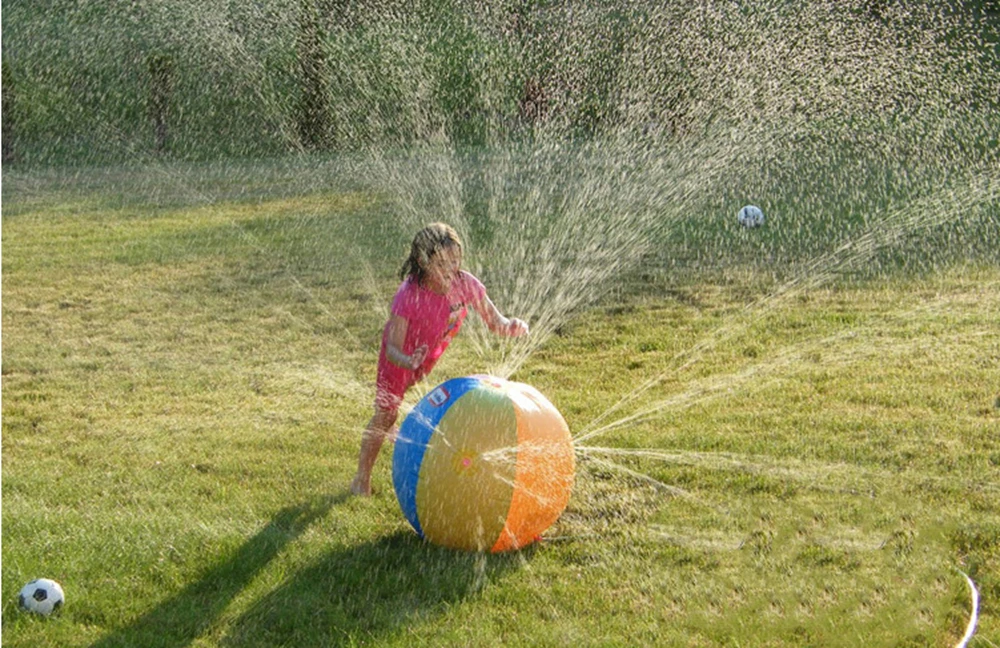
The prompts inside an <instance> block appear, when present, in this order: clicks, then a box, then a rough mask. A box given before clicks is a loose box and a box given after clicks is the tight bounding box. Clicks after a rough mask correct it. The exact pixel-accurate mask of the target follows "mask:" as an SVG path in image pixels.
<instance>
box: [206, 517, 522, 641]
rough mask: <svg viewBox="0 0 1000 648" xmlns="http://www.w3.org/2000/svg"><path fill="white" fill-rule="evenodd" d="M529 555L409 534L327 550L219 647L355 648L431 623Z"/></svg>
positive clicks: (269, 597)
mask: <svg viewBox="0 0 1000 648" xmlns="http://www.w3.org/2000/svg"><path fill="white" fill-rule="evenodd" d="M532 553H533V548H532V547H528V548H526V549H525V550H522V551H521V552H519V553H517V554H497V555H492V554H476V553H469V552H461V551H453V550H450V549H444V548H441V547H436V546H434V545H431V544H429V543H426V542H424V541H423V540H421V539H420V538H418V537H417V536H416V534H414V533H412V532H409V531H400V532H398V533H395V534H393V535H390V536H387V537H384V538H381V539H379V540H375V541H372V542H368V543H365V544H362V545H358V546H353V547H349V548H344V549H339V550H337V551H332V552H330V553H329V554H327V555H325V556H323V557H322V558H321V559H319V560H318V561H316V562H315V563H313V564H312V565H311V566H308V567H306V568H304V569H303V570H301V571H299V572H298V573H296V574H295V575H293V576H292V577H291V578H290V579H289V580H288V581H286V582H285V583H284V584H283V585H281V586H280V587H278V588H277V589H276V590H274V591H273V592H271V593H270V594H268V595H267V596H265V597H263V598H262V599H260V600H259V601H257V602H256V603H255V604H254V605H253V606H252V607H251V608H250V609H248V610H247V611H246V612H245V613H244V614H243V615H242V616H241V617H240V618H239V619H237V620H236V621H235V622H234V623H233V624H232V625H231V626H230V631H229V633H228V636H227V637H226V640H225V641H224V642H223V645H225V646H285V645H294V646H340V645H358V644H359V643H364V642H366V641H370V640H372V639H376V638H377V637H380V636H387V635H390V634H392V633H393V632H395V631H397V630H399V629H400V628H405V627H413V626H414V625H415V624H419V623H420V622H423V621H427V620H430V619H433V618H434V617H435V616H436V615H438V614H441V613H443V612H444V611H445V610H446V609H447V608H448V607H449V605H450V604H452V603H455V602H458V601H461V600H464V599H466V598H468V597H470V596H474V595H476V594H477V593H478V592H481V591H482V589H483V588H484V587H486V586H487V585H488V584H489V583H490V582H491V581H495V580H496V579H498V578H502V577H503V576H504V575H505V574H507V573H510V572H512V571H513V570H516V569H517V568H518V566H519V565H521V564H522V563H523V562H524V560H526V559H529V558H530V555H531V554H532Z"/></svg>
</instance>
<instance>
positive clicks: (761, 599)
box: [2, 167, 1000, 648]
mask: <svg viewBox="0 0 1000 648" xmlns="http://www.w3.org/2000/svg"><path fill="white" fill-rule="evenodd" d="M230 171H231V175H229V176H227V173H226V172H225V170H223V171H219V172H218V173H216V174H215V175H211V177H209V179H207V180H198V181H196V180H194V179H193V178H195V177H201V176H203V175H204V173H203V172H202V171H199V172H198V173H196V174H192V175H191V176H190V177H188V176H170V175H168V176H166V177H158V176H156V174H155V173H153V174H152V175H151V176H150V175H142V173H139V172H136V171H134V170H128V169H122V170H119V171H116V172H112V173H110V175H108V176H104V175H101V174H95V175H94V176H89V175H88V174H87V172H86V171H83V172H80V173H78V174H77V175H76V176H74V177H71V178H69V177H67V176H61V175H58V174H56V175H45V174H44V173H41V172H33V173H24V174H20V175H19V174H16V173H13V174H12V173H5V178H4V180H5V182H4V207H3V359H2V374H3V455H2V458H3V475H2V479H3V514H2V515H3V550H2V551H3V555H2V558H3V622H4V623H3V644H4V646H11V647H17V646H24V647H31V648H35V647H37V646H48V645H51V646H98V647H101V648H110V647H112V646H122V647H125V646H130V647H131V646H143V647H157V646H162V647H177V648H179V647H181V646H332V645H345V646H352V645H377V646H414V645H427V646H441V645H462V646H494V645H498V644H501V643H502V644H503V645H511V646H526V645H552V646H607V645H613V646H639V645H664V646H733V647H735V646H788V647H793V646H794V647H801V646H831V647H836V646H843V647H856V646H914V647H916V646H953V645H955V643H956V642H957V641H958V640H959V638H960V637H961V636H962V635H963V633H964V632H965V630H966V626H967V624H968V622H969V616H970V612H971V610H970V604H971V601H970V592H969V590H968V587H967V585H966V581H965V578H964V577H963V575H962V574H963V573H967V574H968V575H969V576H970V577H971V578H972V579H973V580H974V582H975V583H976V584H977V586H978V588H979V593H980V594H981V596H982V602H981V609H980V616H979V619H978V629H977V634H976V636H975V638H973V640H972V642H971V643H970V645H971V646H976V647H988V646H996V645H998V644H1000V608H998V601H1000V372H998V367H1000V324H998V323H1000V267H997V266H996V265H995V264H992V263H989V262H986V263H982V262H970V263H962V262H955V263H948V264H941V263H933V264H929V265H930V266H931V267H930V270H928V271H925V272H919V273H918V272H915V271H914V272H911V271H909V270H907V268H908V267H909V266H908V264H905V263H904V264H902V265H901V266H897V267H902V268H903V269H902V270H901V271H896V272H893V271H891V270H890V269H888V266H887V267H886V268H887V269H886V270H884V271H878V272H867V273H866V272H860V273H859V272H857V271H858V268H857V267H848V266H849V265H850V264H844V263H841V262H840V261H842V259H838V258H837V257H836V255H833V256H828V257H824V256H823V254H822V253H821V252H820V253H814V252H813V251H812V249H813V248H816V247H817V246H818V244H817V240H819V239H818V238H817V237H818V234H815V233H813V235H812V236H811V237H810V238H809V245H810V250H811V251H810V254H809V256H808V258H798V259H794V256H795V255H794V252H793V251H790V248H789V245H790V243H789V241H790V234H788V232H785V233H783V234H782V233H781V229H780V228H781V226H782V225H781V222H780V220H779V221H776V222H769V223H768V225H767V226H765V227H764V228H762V229H761V230H757V231H753V232H751V231H740V230H737V228H735V226H732V227H726V226H717V230H716V231H715V233H714V234H713V236H712V238H711V239H709V238H708V237H706V238H705V240H704V241H703V244H704V245H705V246H708V245H709V243H711V246H712V248H711V249H710V250H709V249H707V248H706V256H705V257H702V258H698V259H696V260H693V261H692V262H691V266H690V267H689V268H687V269H684V268H679V267H676V266H671V267H668V266H667V264H666V263H664V264H662V265H660V266H657V265H656V261H657V259H663V258H665V257H668V256H670V255H669V249H667V250H666V251H664V250H663V249H661V250H648V251H647V255H648V256H647V263H645V264H644V265H643V266H642V267H641V268H631V269H625V270H623V273H622V274H620V275H616V276H613V277H612V278H611V279H610V280H609V281H610V284H611V285H610V286H608V287H606V288H607V290H604V291H597V290H596V289H595V292H594V294H595V296H597V297H595V299H594V300H591V301H590V302H588V303H586V304H582V305H578V306H577V307H575V308H573V309H572V310H571V312H567V313H564V314H562V316H561V317H560V319H559V320H558V321H557V322H554V325H553V326H551V327H538V328H537V329H536V332H535V333H534V336H533V339H532V340H531V341H530V344H529V345H528V346H527V347H525V346H521V347H514V346H505V345H508V344H510V345H513V344H514V343H508V342H499V341H495V340H494V341H488V342H483V340H484V339H485V338H484V337H483V335H482V330H481V327H477V324H476V323H475V322H472V323H470V326H469V330H468V331H466V332H463V334H462V335H460V336H459V338H458V340H457V341H456V343H455V345H453V348H452V350H451V351H449V353H448V354H447V355H446V356H445V357H444V358H443V359H442V361H441V363H440V364H439V366H438V368H437V369H435V371H434V374H433V375H432V379H433V382H434V383H436V382H440V381H443V380H445V379H447V378H450V377H453V376H457V375H465V374H471V373H477V372H481V371H484V370H487V369H490V368H493V367H496V366H507V365H504V363H503V362H502V361H503V359H505V358H509V357H512V356H517V357H519V358H521V359H522V360H520V361H519V362H517V363H516V364H515V365H510V366H515V367H516V371H515V372H514V373H513V374H512V375H511V376H510V377H511V378H512V379H514V380H519V381H522V382H527V383H530V384H532V385H534V386H535V387H537V388H538V389H539V390H541V391H542V393H544V394H546V395H547V396H548V397H549V399H550V400H551V401H552V402H553V403H554V404H555V405H556V406H557V407H558V408H559V409H560V410H561V411H562V413H563V415H564V416H565V418H566V419H567V422H568V423H569V426H570V429H571V430H572V431H573V433H574V435H575V438H576V446H577V466H578V472H577V479H576V484H575V487H574V491H573V495H572V498H571V500H570V504H569V507H568V509H567V510H566V512H565V513H564V515H563V517H562V518H561V519H560V521H559V522H557V523H556V525H554V526H553V527H552V528H551V529H549V531H548V532H547V534H546V538H545V539H544V541H542V542H541V543H538V544H536V545H533V546H532V547H530V548H528V549H525V550H523V551H521V552H519V553H514V554H509V555H478V554H466V553H456V552H453V551H449V550H445V549H441V548H438V547H435V546H433V545H429V544H425V543H423V542H422V541H421V540H419V539H418V538H417V536H416V535H415V534H414V532H413V531H412V530H411V529H410V528H409V526H408V525H407V523H406V521H405V519H404V518H403V516H402V514H401V513H400V511H399V508H398V505H397V503H396V500H395V497H394V495H393V492H392V484H391V478H390V467H391V456H390V453H389V452H385V451H384V452H383V454H382V456H381V457H380V458H379V463H378V464H377V466H376V474H375V480H374V482H375V487H376V489H377V491H378V492H377V493H376V495H375V496H374V497H373V498H371V499H358V498H350V497H348V496H347V495H346V487H347V484H348V482H349V480H350V478H351V476H352V475H353V471H354V468H355V462H356V457H357V450H358V444H359V440H360V434H361V431H362V428H363V426H364V424H365V423H366V422H367V419H368V417H369V416H370V410H371V401H372V398H373V395H374V389H373V381H374V373H375V363H376V358H377V354H378V343H379V336H380V333H381V327H382V325H383V323H384V320H385V316H386V312H387V308H388V304H389V300H390V298H391V295H392V293H393V291H394V289H395V286H396V281H397V280H396V278H395V273H396V271H397V269H398V266H399V264H400V263H401V262H402V260H403V257H404V256H405V253H406V247H407V245H408V242H409V236H411V235H412V231H411V228H410V227H409V224H408V223H397V222H396V221H395V220H394V216H393V212H392V211H391V208H390V207H389V206H388V204H387V203H386V201H385V199H384V197H383V196H379V195H376V194H373V193H370V192H367V191H362V190H359V189H358V188H357V187H354V186H352V185H351V183H349V182H345V183H341V184H338V183H337V182H336V181H334V180H330V179H329V178H327V179H326V180H325V182H326V184H325V185H324V189H322V190H320V191H316V190H315V188H313V189H312V190H308V191H307V190H306V189H309V188H310V187H311V183H310V181H309V179H308V178H306V179H302V178H301V177H300V178H299V180H298V182H299V183H300V184H295V181H293V180H288V182H287V183H286V184H282V183H281V182H280V181H279V180H280V179H277V178H272V177H269V178H268V179H269V180H271V181H272V184H271V185H270V186H269V187H265V186H263V185H264V184H266V182H262V184H261V186H257V187H255V186H253V185H251V184H249V183H247V184H241V183H242V182H243V181H244V180H246V179H247V178H250V177H251V176H253V175H254V173H253V171H252V170H250V171H246V170H242V169H237V168H235V167H234V168H233V169H231V170H230ZM133 173H135V175H130V174H133ZM262 174H263V172H262ZM264 175H266V174H264ZM318 175H319V174H318V173H317V176H315V177H318ZM108 178H110V179H108ZM202 182H203V183H204V184H199V183H202ZM122 186H125V187H129V188H130V189H129V190H128V191H126V190H123V189H122V188H121V187H122ZM990 214H992V216H991V215H989V214H988V215H987V216H986V217H980V220H979V221H976V222H979V223H987V224H989V223H993V224H994V225H995V224H996V212H995V210H994V211H993V212H990ZM827 226H828V224H824V227H827ZM685 227H690V225H686V226H685ZM796 227H799V228H801V227H803V225H802V223H801V222H798V223H796ZM807 234H808V232H807ZM673 235H676V237H677V238H678V240H676V241H675V240H673V239H672V234H671V233H670V232H668V233H667V234H665V235H664V236H663V237H662V241H663V245H664V246H666V245H669V244H673V243H676V244H677V245H678V246H683V245H684V241H687V245H688V246H689V247H690V248H691V249H689V250H687V252H688V253H689V256H691V258H692V259H693V258H694V256H696V255H695V254H694V245H693V244H692V239H691V238H690V237H687V238H685V237H684V235H683V232H681V231H680V230H676V231H674V232H673ZM918 235H919V233H918ZM989 236H993V237H994V239H992V240H995V237H996V233H995V232H992V233H990V234H989ZM989 236H987V237H986V238H987V239H988V238H989ZM753 237H757V239H754V238H753ZM767 237H772V240H780V241H781V252H782V254H784V255H785V257H789V256H790V257H793V259H794V260H795V261H797V262H798V263H797V265H796V267H797V268H799V269H798V270H794V271H793V272H792V274H790V275H786V276H780V274H776V273H775V272H774V269H773V268H768V267H767V262H764V263H755V262H754V260H753V253H754V250H757V249H763V248H764V247H766V245H765V244H764V243H762V241H765V240H767ZM774 237H777V239H775V238H774ZM859 239H860V234H859ZM873 240H874V241H875V243H877V244H880V245H883V246H885V248H886V250H882V251H883V252H885V251H887V252H888V254H884V255H882V256H879V257H878V259H882V257H891V256H892V252H893V251H894V250H895V251H897V252H898V251H899V250H900V249H903V250H904V251H905V250H917V251H919V250H920V249H921V247H920V245H914V243H913V241H912V240H910V241H909V243H908V245H909V247H907V248H894V247H893V246H894V245H897V244H898V242H897V240H896V239H895V238H893V237H892V236H883V237H882V238H878V237H875V238H874V239H873ZM522 244H523V245H527V243H522ZM468 247H469V259H470V266H473V267H483V268H487V269H488V268H489V267H490V266H489V263H488V261H489V260H488V259H484V258H482V257H477V256H476V255H477V252H476V241H475V240H470V241H469V242H468ZM729 249H732V250H734V254H733V256H732V257H731V258H730V257H727V250H729ZM913 253H914V252H906V254H913ZM928 253H929V252H928ZM957 256H960V255H957ZM857 258H858V259H859V264H860V265H862V266H863V267H862V269H864V264H865V263H868V262H870V263H875V259H876V255H868V256H859V257H857ZM810 259H819V260H820V261H821V265H819V266H816V265H813V266H810V265H809V261H810ZM878 262H879V263H882V261H881V260H879V261H878ZM675 263H676V261H675ZM477 264H478V265H477ZM915 265H917V266H919V265H920V264H915ZM845 267H846V268H847V269H848V270H850V271H851V272H852V273H853V275H852V276H851V277H846V278H845V276H843V275H842V274H838V273H840V272H841V271H843V270H845ZM868 269H871V267H870V266H868ZM796 273H797V274H796ZM487 274H488V273H487ZM827 275H830V277H832V278H830V277H827ZM858 275H863V276H858ZM488 278H489V277H488V276H487V277H485V279H488ZM813 279H816V280H813ZM820 279H821V280H820ZM487 285H488V286H489V285H490V282H489V281H488V280H487ZM497 294H504V293H502V292H500V291H498V293H497ZM507 294H509V291H508V293H507ZM498 305H499V306H500V307H501V309H504V310H508V314H510V315H520V314H521V313H519V312H509V307H508V305H507V304H504V303H499V304H498ZM518 354H520V355H518ZM498 359H499V360H498ZM430 386H432V385H424V386H423V387H422V388H421V390H419V391H421V392H422V391H424V390H426V389H427V388H428V387H430ZM419 395H420V394H419V393H414V394H411V395H410V398H409V399H408V403H409V404H412V403H414V402H415V401H416V399H417V398H418V397H419ZM37 577H49V578H53V579H56V580H58V581H60V582H61V583H62V585H63V587H64V589H65V591H66V596H67V603H66V606H65V607H64V608H63V610H62V611H61V612H60V613H58V614H57V615H56V616H54V617H52V618H47V619H44V618H35V617H32V616H30V615H27V614H24V613H22V612H20V611H19V610H18V608H17V596H16V595H17V592H18V590H19V589H20V587H21V586H22V585H23V584H24V583H26V582H27V581H29V580H31V579H32V578H37Z"/></svg>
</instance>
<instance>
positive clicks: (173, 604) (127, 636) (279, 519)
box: [91, 493, 348, 648]
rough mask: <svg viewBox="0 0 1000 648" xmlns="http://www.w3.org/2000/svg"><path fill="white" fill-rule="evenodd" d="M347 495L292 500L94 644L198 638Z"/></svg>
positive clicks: (170, 645)
mask: <svg viewBox="0 0 1000 648" xmlns="http://www.w3.org/2000/svg"><path fill="white" fill-rule="evenodd" d="M347 497H348V495H347V494H346V493H345V494H342V495H338V496H335V497H328V498H323V499H320V500H316V501H310V502H306V503H304V504H299V505H297V506H289V507H287V508H284V509H282V510H281V511H279V512H278V514H277V515H275V516H274V518H273V519H272V520H271V521H270V522H269V523H268V524H267V526H265V527H264V528H263V529H261V530H260V531H259V532H258V533H257V534H256V535H255V536H253V537H252V538H250V540H248V541H247V542H246V543H245V544H244V545H243V546H242V547H240V548H239V550H238V551H236V552H235V553H234V554H233V555H232V556H231V557H230V558H228V559H227V560H225V561H223V562H221V563H219V564H218V565H216V566H214V567H212V568H210V569H208V570H207V571H206V572H205V573H204V574H202V576H201V578H200V579H199V580H197V581H195V582H193V583H191V584H190V585H188V586H187V587H185V588H184V589H183V590H181V591H180V592H178V593H177V594H176V595H175V596H172V597H171V598H169V599H167V600H166V601H164V602H163V603H161V604H160V605H158V606H156V607H155V608H153V609H152V610H150V611H149V612H147V613H146V614H144V615H142V616H141V617H139V618H138V619H136V620H135V621H133V622H132V623H130V624H129V625H127V626H125V627H124V628H121V629H119V630H117V631H115V632H112V633H111V634H109V635H107V636H106V637H104V638H103V639H101V640H99V641H98V642H97V643H95V644H93V645H92V646H91V648H112V647H115V648H118V647H121V648H137V647H139V646H142V647H143V648H147V647H148V648H151V647H162V648H180V647H181V646H187V645H189V644H190V643H191V642H193V641H194V640H195V639H196V638H198V637H199V636H200V635H201V634H202V633H203V632H204V631H205V630H206V629H207V628H208V627H209V626H210V625H211V624H212V623H213V622H214V621H215V620H216V619H217V618H218V616H219V614H221V613H222V611H223V610H224V609H225V608H226V606H227V605H229V603H230V601H232V599H233V598H234V597H235V596H236V595H237V594H239V592H240V591H241V590H242V589H243V588H244V587H246V586H247V584H249V583H250V581H251V580H253V578H254V576H256V575H257V573H258V572H259V571H260V570H261V569H263V568H264V567H265V566H266V565H267V564H268V563H269V562H270V561H271V560H272V559H273V558H274V557H275V556H276V555H278V553H279V552H280V551H281V550H282V548H284V547H285V546H286V545H287V544H288V543H290V542H292V541H293V540H295V538H297V537H298V536H299V535H301V534H302V532H303V531H305V530H306V529H307V528H308V527H309V525H310V524H312V523H313V522H315V521H316V520H317V519H319V518H321V517H323V516H324V515H325V514H326V513H327V512H328V511H329V510H330V509H331V508H333V506H335V505H336V504H338V503H340V502H343V501H344V500H346V499H347Z"/></svg>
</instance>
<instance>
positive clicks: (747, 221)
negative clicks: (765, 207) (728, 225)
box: [736, 205, 764, 227]
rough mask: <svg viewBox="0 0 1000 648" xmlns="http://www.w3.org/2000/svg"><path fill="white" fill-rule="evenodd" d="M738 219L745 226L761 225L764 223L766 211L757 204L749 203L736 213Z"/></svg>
mask: <svg viewBox="0 0 1000 648" xmlns="http://www.w3.org/2000/svg"><path fill="white" fill-rule="evenodd" d="M736 220H737V221H739V224H740V225H742V226H743V227H760V226H761V225H763V224H764V212H763V211H761V209H760V207H757V206H756V205H747V206H746V207H744V208H742V209H741V210H740V211H739V212H738V213H737V214H736Z"/></svg>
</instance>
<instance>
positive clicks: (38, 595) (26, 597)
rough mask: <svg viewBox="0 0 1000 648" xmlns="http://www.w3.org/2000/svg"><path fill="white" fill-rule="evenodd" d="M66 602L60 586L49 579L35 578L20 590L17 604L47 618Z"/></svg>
mask: <svg viewBox="0 0 1000 648" xmlns="http://www.w3.org/2000/svg"><path fill="white" fill-rule="evenodd" d="M65 601H66V595H65V594H63V589H62V586H61V585H60V584H59V583H57V582H55V581H54V580H52V579H50V578H37V579H35V580H33V581H31V582H30V583H28V584H27V585H25V586H24V587H22V588H21V594H20V596H19V597H18V603H19V604H20V605H21V608H22V609H24V610H27V611H29V612H34V613H35V614H41V615H43V616H48V615H50V614H52V613H53V612H55V611H56V610H58V609H59V608H61V607H62V604H63V603H64V602H65Z"/></svg>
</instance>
